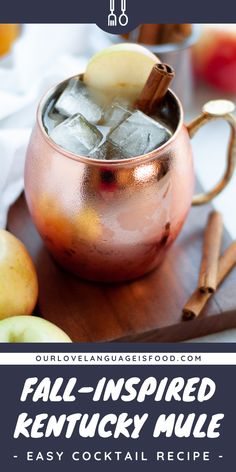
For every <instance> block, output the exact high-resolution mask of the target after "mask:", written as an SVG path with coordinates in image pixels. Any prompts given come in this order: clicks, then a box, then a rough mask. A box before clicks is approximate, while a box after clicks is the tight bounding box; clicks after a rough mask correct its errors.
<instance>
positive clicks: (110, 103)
mask: <svg viewBox="0 0 236 472" xmlns="http://www.w3.org/2000/svg"><path fill="white" fill-rule="evenodd" d="M122 48H123V49H122ZM156 63H157V58H156V57H155V56H153V55H152V54H151V53H149V52H148V51H146V50H145V49H144V48H142V47H141V46H137V45H136V46H133V45H125V46H118V47H117V46H113V47H112V48H109V49H108V50H107V51H105V52H103V53H102V54H100V55H98V56H95V59H92V61H90V63H89V65H88V68H87V70H86V72H85V74H84V75H78V76H76V77H73V78H70V79H68V80H66V81H64V82H63V83H61V84H59V85H58V86H56V87H54V88H53V89H52V90H50V91H49V92H48V93H47V94H46V96H45V97H44V98H43V99H42V101H41V103H40V106H39V109H38V117H37V124H36V127H35V129H34V131H33V134H32V137H31V141H30V145H29V148H28V153H27V160H26V168H25V183H26V185H25V186H26V197H27V202H28V206H29V209H30V213H31V215H32V218H33V221H34V223H35V225H36V227H37V229H38V231H39V233H40V235H41V236H42V238H43V240H44V242H45V244H46V246H47V247H48V249H49V251H50V252H51V253H52V255H53V256H54V258H55V259H56V260H57V261H58V262H59V263H60V264H61V265H62V266H63V267H64V268H66V269H68V270H69V271H71V272H73V273H75V274H76V275H79V276H81V277H82V278H86V279H90V280H99V281H107V282H113V281H123V280H129V279H133V278H136V277H139V276H141V275H143V274H145V273H147V272H149V271H150V270H152V269H154V268H155V267H156V266H157V265H158V264H159V263H160V262H161V261H162V259H163V257H164V255H165V253H166V251H167V249H168V248H169V247H170V245H171V244H172V242H173V241H174V240H175V238H176V237H177V235H178V233H179V232H180V230H181V228H182V225H183V223H184V220H185V218H186V215H187V213H188V210H189V208H190V205H191V201H192V194H193V185H194V175H193V165H192V152H191V146H190V140H189V135H188V131H187V129H186V127H185V126H184V125H183V112H182V107H181V104H180V103H179V101H178V99H177V97H176V96H175V95H174V94H173V93H172V92H171V91H170V90H168V91H167V93H165V95H164V96H162V100H161V102H159V103H158V104H157V101H156V93H154V95H153V96H154V98H155V100H153V101H152V106H151V107H149V108H148V107H147V104H146V102H145V96H143V95H142V90H143V89H144V85H145V84H148V87H147V90H148V91H150V90H151V89H152V87H153V83H152V81H151V82H150V81H149V83H148V81H147V79H148V77H150V72H151V71H152V69H153V67H154V66H155V65H156ZM154 85H155V84H154ZM162 85H163V84H162V82H160V84H159V92H158V93H159V94H160V91H161V90H162V88H163V87H162ZM140 97H141V99H140ZM157 105H158V106H157ZM146 110H147V112H146Z"/></svg>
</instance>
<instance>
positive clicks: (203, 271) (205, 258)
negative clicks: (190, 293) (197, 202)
mask: <svg viewBox="0 0 236 472" xmlns="http://www.w3.org/2000/svg"><path fill="white" fill-rule="evenodd" d="M222 233H223V220H222V215H221V214H220V213H219V212H217V211H213V212H211V213H210V215H209V218H208V223H207V227H206V230H205V235H204V244H203V254H202V262H201V268H200V274H199V281H198V288H199V290H200V291H201V292H204V293H208V292H210V293H213V292H215V290H216V287H217V273H218V263H219V257H220V247H221V240H222Z"/></svg>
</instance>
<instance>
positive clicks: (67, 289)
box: [8, 195, 236, 342]
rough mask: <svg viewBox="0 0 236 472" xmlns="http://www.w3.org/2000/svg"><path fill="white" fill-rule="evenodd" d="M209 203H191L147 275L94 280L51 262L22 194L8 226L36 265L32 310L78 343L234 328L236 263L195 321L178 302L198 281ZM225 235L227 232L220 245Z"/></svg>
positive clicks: (177, 337)
mask: <svg viewBox="0 0 236 472" xmlns="http://www.w3.org/2000/svg"><path fill="white" fill-rule="evenodd" d="M211 209H212V207H211V206H210V205H205V206H202V207H195V208H192V209H191V211H190V214H189V217H188V219H187V222H186V224H185V226H184V229H183V231H182V233H181V235H180V236H179V238H178V239H177V241H176V242H175V243H174V245H173V246H172V248H171V250H170V251H169V253H168V255H167V257H166V259H165V261H164V263H163V264H162V265H161V267H159V268H158V269H157V270H155V271H154V272H152V273H151V274H149V275H148V276H145V277H143V278H141V279H138V280H135V281H134V282H129V283H122V284H114V285H109V284H97V283H96V284H95V283H90V282H86V281H84V280H81V279H78V278H76V277H75V276H73V275H71V274H69V273H67V272H65V271H64V270H63V269H61V268H60V267H59V266H58V265H57V263H55V262H54V260H53V259H52V257H51V256H50V254H49V253H48V251H47V249H46V248H45V247H44V244H43V242H42V240H41V238H40V237H39V235H38V233H37V231H36V229H35V227H34V225H33V223H32V221H31V219H30V216H29V213H28V210H27V207H26V203H25V199H24V196H23V195H22V196H21V197H20V198H19V200H18V201H17V202H16V203H15V204H14V206H13V207H12V208H11V210H10V213H9V220H8V229H9V230H10V231H11V232H12V233H13V234H15V235H16V236H17V237H19V238H20V239H21V240H22V241H23V242H24V243H25V245H26V247H27V248H28V250H29V252H30V254H31V256H32V258H33V260H34V263H35V265H36V269H37V273H38V277H39V300H38V306H37V307H36V309H35V313H36V314H39V315H40V316H43V317H44V318H46V319H47V320H49V321H52V322H53V323H56V324H57V325H58V326H60V327H61V328H62V329H64V330H65V331H66V333H67V334H68V335H69V336H70V337H71V338H72V340H73V341H77V342H79V341H83V342H99V341H114V340H118V341H123V340H124V341H139V342H142V341H155V342H156V341H158V342H175V341H183V340H186V339H191V338H193V337H195V336H196V337H197V336H202V335H206V334H209V333H213V332H217V331H221V330H222V329H226V328H232V327H236V296H235V287H236V269H235V270H233V271H232V272H231V274H230V276H229V277H228V278H227V279H226V280H225V281H224V283H223V284H222V286H221V288H220V289H219V291H217V293H216V294H215V295H214V296H213V297H212V299H211V300H210V301H209V302H208V304H207V306H206V307H205V309H204V312H203V313H202V315H201V316H200V317H199V318H198V319H197V320H194V321H188V322H186V321H185V322H184V321H182V307H183V305H184V303H185V302H186V300H187V299H188V297H189V295H190V294H191V293H192V291H193V290H194V289H195V287H196V284H197V280H198V271H199V266H200V261H201V247H202V242H203V232H204V227H205V225H206V221H207V217H208V214H209V212H210V211H211ZM230 241H231V240H230V237H229V236H228V234H227V232H226V231H224V238H223V246H222V250H223V249H224V248H226V247H227V245H228V244H229V243H230ZM232 310H233V311H232Z"/></svg>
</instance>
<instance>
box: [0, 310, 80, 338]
mask: <svg viewBox="0 0 236 472" xmlns="http://www.w3.org/2000/svg"><path fill="white" fill-rule="evenodd" d="M0 342H1V343H70V342H72V341H71V339H70V338H69V336H67V334H66V333H65V332H64V331H62V329H60V328H58V326H56V325H54V324H53V323H50V322H49V321H46V320H44V319H43V318H37V317H36V316H12V317H11V318H6V319H5V320H1V321H0Z"/></svg>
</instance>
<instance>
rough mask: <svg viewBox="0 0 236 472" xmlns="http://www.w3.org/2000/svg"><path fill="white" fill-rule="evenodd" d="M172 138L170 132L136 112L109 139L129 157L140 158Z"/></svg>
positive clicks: (112, 131)
mask: <svg viewBox="0 0 236 472" xmlns="http://www.w3.org/2000/svg"><path fill="white" fill-rule="evenodd" d="M170 137H171V133H170V131H169V130H168V129H167V128H165V127H164V126H162V125H161V124H160V123H158V122H157V121H155V120H153V119H152V118H150V117H149V116H147V115H145V114H144V113H142V112H141V111H135V112H134V113H133V114H132V115H131V116H130V117H128V118H127V119H126V120H125V121H123V122H122V123H121V124H120V125H119V126H117V127H116V128H115V129H113V130H111V132H110V133H109V135H108V137H107V139H108V140H109V141H110V142H112V143H113V144H114V145H116V146H119V147H120V148H121V149H122V150H123V149H124V150H125V152H126V154H127V155H128V157H135V156H140V155H142V154H146V153H148V152H150V151H153V150H154V149H156V148H158V147H159V146H161V144H163V143H165V142H166V141H167V140H168V139H169V138H170Z"/></svg>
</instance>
